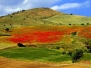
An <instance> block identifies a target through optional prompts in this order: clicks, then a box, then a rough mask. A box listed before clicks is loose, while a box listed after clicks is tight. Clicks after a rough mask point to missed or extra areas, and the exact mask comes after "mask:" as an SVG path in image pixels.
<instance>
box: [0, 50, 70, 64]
mask: <svg viewBox="0 0 91 68" xmlns="http://www.w3.org/2000/svg"><path fill="white" fill-rule="evenodd" d="M0 56H4V57H7V58H14V59H20V60H34V61H43V62H49V61H51V62H63V61H71V57H70V56H68V55H63V54H62V53H61V52H60V51H58V50H52V49H47V48H13V49H7V50H0Z"/></svg>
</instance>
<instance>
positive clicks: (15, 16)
mask: <svg viewBox="0 0 91 68" xmlns="http://www.w3.org/2000/svg"><path fill="white" fill-rule="evenodd" d="M87 23H91V18H89V17H85V16H78V15H73V14H64V13H62V12H58V11H55V10H52V9H50V8H34V9H30V10H22V11H18V12H14V13H12V14H8V15H6V16H1V17H0V27H17V26H21V25H22V26H31V25H62V24H65V25H68V24H87Z"/></svg>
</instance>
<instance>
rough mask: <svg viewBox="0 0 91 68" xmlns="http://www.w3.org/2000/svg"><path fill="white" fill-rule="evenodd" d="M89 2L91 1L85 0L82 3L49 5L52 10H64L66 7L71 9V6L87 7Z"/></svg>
mask: <svg viewBox="0 0 91 68" xmlns="http://www.w3.org/2000/svg"><path fill="white" fill-rule="evenodd" d="M90 2H91V1H86V2H83V3H66V4H63V5H60V6H58V5H55V6H53V7H51V9H54V10H66V9H73V8H82V7H89V6H90Z"/></svg>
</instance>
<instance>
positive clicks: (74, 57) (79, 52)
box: [72, 50, 83, 63]
mask: <svg viewBox="0 0 91 68" xmlns="http://www.w3.org/2000/svg"><path fill="white" fill-rule="evenodd" d="M82 56H83V51H82V50H76V51H75V52H74V53H73V55H72V62H73V63H74V62H76V61H77V60H78V59H80V58H81V57H82Z"/></svg>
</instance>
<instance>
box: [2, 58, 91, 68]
mask: <svg viewBox="0 0 91 68" xmlns="http://www.w3.org/2000/svg"><path fill="white" fill-rule="evenodd" d="M0 68H91V62H88V61H82V62H79V63H74V64H73V63H42V62H35V61H20V60H13V59H8V58H4V57H0Z"/></svg>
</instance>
